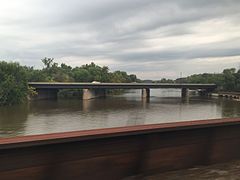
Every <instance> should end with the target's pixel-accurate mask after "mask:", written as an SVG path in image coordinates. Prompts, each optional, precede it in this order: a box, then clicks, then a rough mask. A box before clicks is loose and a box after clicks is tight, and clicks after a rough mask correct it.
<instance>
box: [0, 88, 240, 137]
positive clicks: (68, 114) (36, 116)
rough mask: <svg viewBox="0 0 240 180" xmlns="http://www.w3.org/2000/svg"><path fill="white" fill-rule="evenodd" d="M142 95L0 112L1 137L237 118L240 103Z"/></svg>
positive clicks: (177, 93) (166, 93) (164, 93)
mask: <svg viewBox="0 0 240 180" xmlns="http://www.w3.org/2000/svg"><path fill="white" fill-rule="evenodd" d="M140 94H141V91H130V92H129V93H126V94H124V95H118V96H110V97H107V98H105V99H104V98H103V99H93V100H89V101H82V100H80V99H76V100H57V101H54V100H51V101H50V100H48V101H33V102H30V103H29V104H25V105H22V106H13V107H1V108H0V133H1V134H0V136H2V137H3V136H16V135H29V134H43V133H54V132H65V131H74V130H85V129H97V128H108V127H119V126H132V125H138V124H152V123H164V122H176V121H186V120H198V119H214V118H221V117H240V102H235V101H230V100H225V99H217V98H209V97H198V96H192V97H190V98H185V99H182V98H181V97H180V94H181V91H178V90H173V91H169V90H161V91H160V90H152V91H151V98H150V99H144V98H141V96H140Z"/></svg>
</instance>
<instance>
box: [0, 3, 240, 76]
mask: <svg viewBox="0 0 240 180" xmlns="http://www.w3.org/2000/svg"><path fill="white" fill-rule="evenodd" d="M44 57H53V58H55V61H56V62H58V63H66V64H69V65H71V66H81V65H83V64H86V63H90V62H95V63H96V64H98V65H101V66H103V65H105V66H108V67H109V68H110V70H111V71H115V70H123V71H127V72H128V73H133V74H136V75H137V76H138V77H139V78H141V79H154V80H157V79H161V78H172V79H175V78H178V77H180V74H182V76H188V75H191V74H197V73H204V72H209V73H218V72H222V70H223V69H224V68H231V67H235V68H239V67H240V1H239V0H167V1H166V0H21V1H20V0H0V60H5V61H17V62H20V63H21V64H23V65H28V66H33V67H35V68H41V67H42V66H43V65H42V63H41V59H42V58H44Z"/></svg>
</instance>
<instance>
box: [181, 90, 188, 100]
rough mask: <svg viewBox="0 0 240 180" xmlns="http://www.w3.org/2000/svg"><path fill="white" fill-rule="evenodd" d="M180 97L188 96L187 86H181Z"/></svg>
mask: <svg viewBox="0 0 240 180" xmlns="http://www.w3.org/2000/svg"><path fill="white" fill-rule="evenodd" d="M182 97H183V98H184V97H189V89H188V88H182Z"/></svg>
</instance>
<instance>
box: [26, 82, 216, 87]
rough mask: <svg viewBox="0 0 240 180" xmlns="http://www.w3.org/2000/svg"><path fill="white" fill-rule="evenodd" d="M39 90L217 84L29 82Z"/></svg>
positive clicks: (210, 85)
mask: <svg viewBox="0 0 240 180" xmlns="http://www.w3.org/2000/svg"><path fill="white" fill-rule="evenodd" d="M28 84H29V86H32V87H34V88H37V89H145V88H150V89H154V88H155V89H156V88H189V89H215V88H216V87H217V86H216V84H175V83H60V82H50V83H49V82H29V83H28Z"/></svg>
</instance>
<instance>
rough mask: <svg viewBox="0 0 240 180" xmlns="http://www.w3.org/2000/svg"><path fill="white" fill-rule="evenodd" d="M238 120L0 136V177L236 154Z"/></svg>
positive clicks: (165, 167) (124, 171) (130, 172)
mask: <svg viewBox="0 0 240 180" xmlns="http://www.w3.org/2000/svg"><path fill="white" fill-rule="evenodd" d="M239 152H240V118H231V119H215V120H201V121H188V122H177V123H166V124H154V125H140V126H132V127H120V128H110V129H99V130H88V131H78V132H66V133H55V134H45V135H33V136H24V137H14V138H3V139H0V159H1V161H0V177H1V179H16V178H22V179H29V178H30V179H80V178H81V179H121V178H125V177H129V176H139V175H145V174H152V173H159V172H165V171H169V170H176V169H181V168H188V167H193V166H195V165H207V164H212V163H218V162H226V161H229V160H232V159H237V158H240V153H239Z"/></svg>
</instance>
